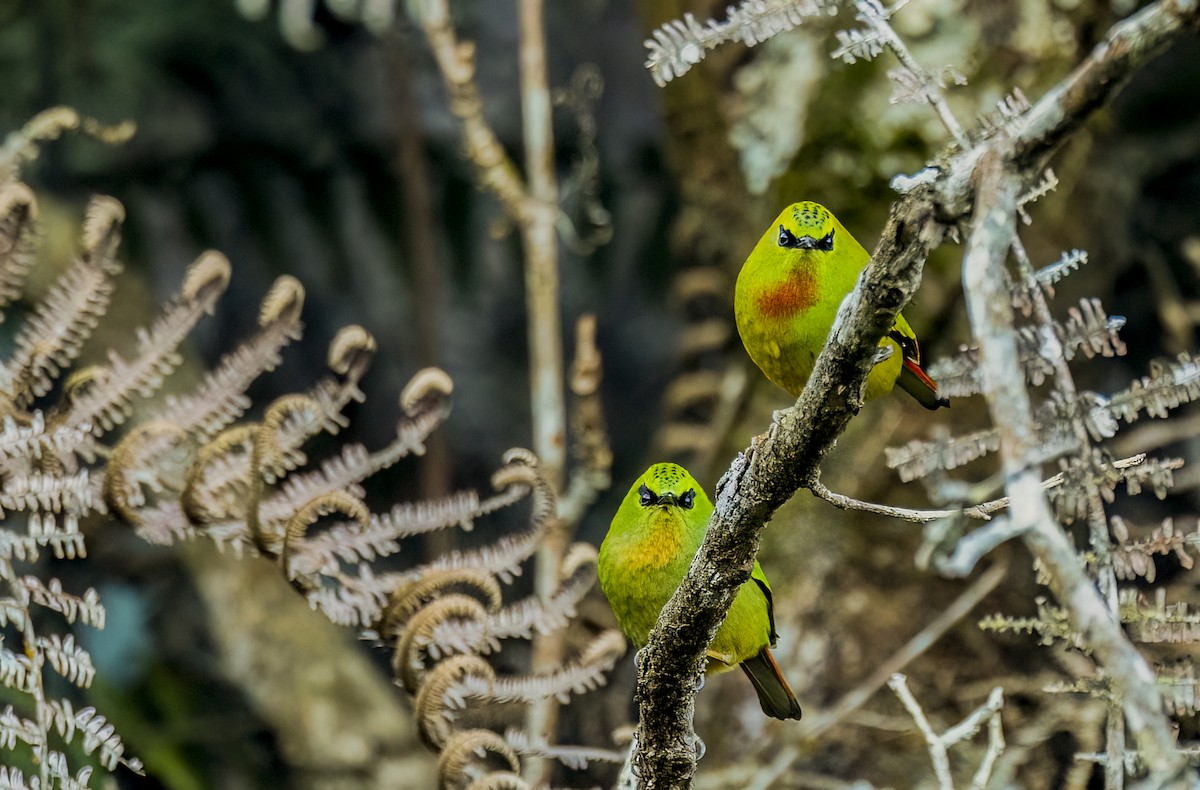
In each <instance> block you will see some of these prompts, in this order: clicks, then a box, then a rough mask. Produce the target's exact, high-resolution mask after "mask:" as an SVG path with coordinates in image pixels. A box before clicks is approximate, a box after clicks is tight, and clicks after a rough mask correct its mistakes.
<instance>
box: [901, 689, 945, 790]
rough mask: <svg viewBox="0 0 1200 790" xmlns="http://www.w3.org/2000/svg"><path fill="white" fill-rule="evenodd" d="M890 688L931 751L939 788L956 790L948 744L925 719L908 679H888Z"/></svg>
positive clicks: (930, 754)
mask: <svg viewBox="0 0 1200 790" xmlns="http://www.w3.org/2000/svg"><path fill="white" fill-rule="evenodd" d="M888 688H890V689H891V690H892V691H894V692H896V696H897V697H899V698H900V702H901V704H903V705H904V709H905V710H907V711H908V715H909V716H912V720H913V723H914V724H916V725H917V729H918V730H920V731H921V735H923V736H924V737H925V746H926V747H927V748H928V750H929V759H930V760H932V761H933V773H934V775H935V776H937V780H938V787H939V788H941V790H954V777H953V776H952V775H951V773H950V755H949V753H948V752H947V751H946V744H945V742H943V741H942V739H941V738H940V737H939V736H938V734H937V733H936V732H934V731H933V726H932V725H931V724H930V723H929V719H927V718H925V711H923V710H922V709H921V703H919V702H917V698H916V697H914V696H913V693H912V692H911V691H909V689H908V682H907V679H906V678H905V677H904V675H901V674H900V673H899V672H897V673H896V674H894V675H892V676H891V677H890V678H888Z"/></svg>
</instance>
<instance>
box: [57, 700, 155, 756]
mask: <svg viewBox="0 0 1200 790" xmlns="http://www.w3.org/2000/svg"><path fill="white" fill-rule="evenodd" d="M47 707H48V708H49V709H50V711H51V714H52V716H53V723H54V727H55V729H56V730H57V731H58V734H59V735H60V736H62V738H63V739H64V740H66V741H73V740H74V739H75V733H76V732H78V733H79V734H80V735H81V736H82V739H83V740H82V743H81V744H80V745H81V746H82V748H83V752H84V754H91V753H92V752H96V753H97V754H96V757H97V759H99V761H100V764H101V765H103V766H104V767H105V768H106V769H108V770H109V771H115V770H116V768H117V766H118V765H123V766H125V767H126V768H128V769H129V770H131V771H133V772H134V773H137V774H141V773H142V763H141V761H140V760H138V759H137V758H136V757H128V758H127V757H125V744H124V743H123V742H122V741H121V738H120V736H119V735H117V734H116V730H115V728H114V727H113V726H112V724H110V723H109V722H108V720H107V719H105V718H104V717H103V716H101V715H100V714H98V713H96V709H95V708H92V707H86V708H80V709H79V710H78V711H76V710H74V709H72V707H71V703H70V702H69V701H68V700H50V701H48V703H47Z"/></svg>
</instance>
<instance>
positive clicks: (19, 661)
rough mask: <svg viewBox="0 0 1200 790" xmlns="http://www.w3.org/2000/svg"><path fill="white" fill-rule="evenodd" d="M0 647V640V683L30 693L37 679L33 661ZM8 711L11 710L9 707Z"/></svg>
mask: <svg viewBox="0 0 1200 790" xmlns="http://www.w3.org/2000/svg"><path fill="white" fill-rule="evenodd" d="M2 645H3V640H0V683H2V684H4V686H6V687H7V688H10V689H15V690H17V691H24V692H26V693H32V692H33V683H34V682H35V679H36V677H37V675H36V673H35V672H34V668H33V660H32V659H31V658H30V657H29V656H27V655H25V654H24V653H14V652H13V651H11V650H9V649H8V648H6V647H3V646H2ZM9 710H10V711H11V710H12V707H11V706H10V707H9ZM10 748H11V747H10Z"/></svg>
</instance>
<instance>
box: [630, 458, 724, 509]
mask: <svg viewBox="0 0 1200 790" xmlns="http://www.w3.org/2000/svg"><path fill="white" fill-rule="evenodd" d="M629 494H630V496H636V497H637V503H638V505H639V506H640V507H643V508H655V507H677V508H680V509H681V510H692V509H693V508H694V507H695V506H696V503H697V501H699V502H700V503H701V504H702V505H708V506H709V507H710V508H711V505H710V504H709V503H708V497H707V496H705V494H704V489H702V488H701V487H700V484H699V483H697V482H696V478H694V477H692V476H691V474H689V473H688V471H687V470H686V469H684V468H683V467H682V466H679V465H678V464H655V465H654V466H652V467H650V468H649V469H647V470H646V472H645V474H643V475H642V476H641V477H639V478H638V479H637V481H636V482H634V484H633V487H632V488H630V490H629Z"/></svg>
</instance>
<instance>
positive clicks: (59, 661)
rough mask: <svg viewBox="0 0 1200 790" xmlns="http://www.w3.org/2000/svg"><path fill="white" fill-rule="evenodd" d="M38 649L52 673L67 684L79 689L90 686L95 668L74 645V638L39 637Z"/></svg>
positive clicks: (89, 657) (85, 653)
mask: <svg viewBox="0 0 1200 790" xmlns="http://www.w3.org/2000/svg"><path fill="white" fill-rule="evenodd" d="M38 647H39V648H41V651H42V653H44V654H45V656H46V660H47V661H49V662H50V666H52V667H54V671H55V672H57V673H58V674H60V675H62V676H63V677H64V678H65V679H66V680H67V681H68V682H70V683H74V684H75V685H76V686H79V687H80V688H87V687H88V686H90V685H92V680H93V679H94V678H95V677H96V668H95V667H94V666H92V657H91V656H90V655H88V652H87V651H86V650H84V649H83V648H82V647H80V646H78V645H76V644H75V637H74V636H72V635H70V634H67V636H66V638H63V637H60V636H59V635H58V634H52V635H51V636H49V637H44V636H39V637H38Z"/></svg>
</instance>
